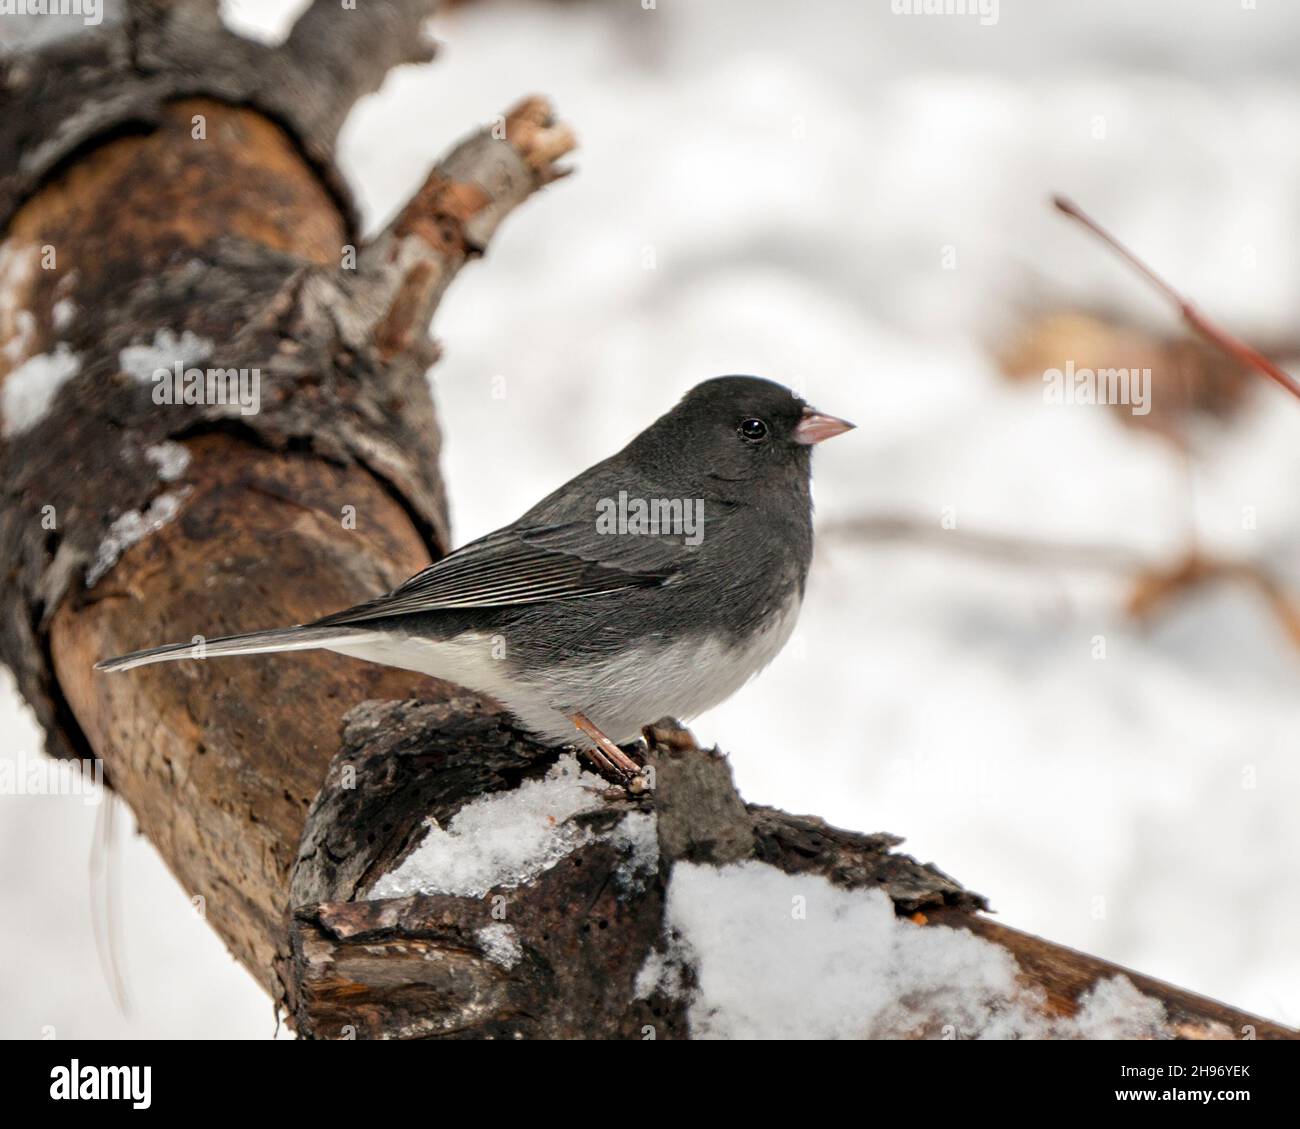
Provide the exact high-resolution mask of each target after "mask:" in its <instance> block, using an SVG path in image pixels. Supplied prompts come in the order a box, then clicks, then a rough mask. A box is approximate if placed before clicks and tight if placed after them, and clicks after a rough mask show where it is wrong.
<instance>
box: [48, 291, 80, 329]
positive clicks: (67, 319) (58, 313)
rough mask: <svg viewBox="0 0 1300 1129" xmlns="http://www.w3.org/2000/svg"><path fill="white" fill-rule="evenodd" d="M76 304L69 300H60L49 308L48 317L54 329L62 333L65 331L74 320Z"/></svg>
mask: <svg viewBox="0 0 1300 1129" xmlns="http://www.w3.org/2000/svg"><path fill="white" fill-rule="evenodd" d="M76 316H77V303H76V302H74V301H73V300H72V299H71V298H60V299H59V300H58V301H57V302H55V303H54V305H52V306H51V307H50V317H51V318H52V319H53V321H54V328H55V329H56V330H57V331H58V332H59V333H63V332H64V331H65V330H67V329H68V328H69V327H70V326H71V325H72V323H73V321H74V320H75V319H76Z"/></svg>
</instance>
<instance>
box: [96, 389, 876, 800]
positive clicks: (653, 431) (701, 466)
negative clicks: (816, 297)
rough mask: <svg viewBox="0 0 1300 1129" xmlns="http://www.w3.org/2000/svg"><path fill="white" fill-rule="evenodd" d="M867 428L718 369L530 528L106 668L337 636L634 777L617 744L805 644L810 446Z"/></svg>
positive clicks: (319, 643) (543, 509) (703, 705)
mask: <svg viewBox="0 0 1300 1129" xmlns="http://www.w3.org/2000/svg"><path fill="white" fill-rule="evenodd" d="M852 426H853V425H852V424H850V423H846V422H845V421H844V420H841V419H836V418H834V417H833V416H828V415H823V414H822V413H820V412H817V411H814V410H813V409H812V408H810V407H808V406H807V405H806V404H805V403H804V402H803V400H801V399H800V398H799V397H798V396H796V395H795V394H794V393H793V392H791V391H790V390H789V389H787V388H783V387H781V385H779V384H774V383H772V382H771V381H768V380H760V379H758V378H756V377H750V376H724V377H719V378H717V379H716V380H709V381H706V382H705V383H703V384H700V385H698V386H697V387H696V388H694V389H692V390H691V391H690V392H689V393H688V394H687V395H686V396H685V397H684V398H683V399H682V401H681V402H680V403H679V404H678V405H677V406H676V407H675V408H673V410H672V411H670V412H669V413H668V414H667V415H665V416H662V417H661V418H660V419H658V420H656V421H655V422H654V423H652V424H651V425H650V426H649V427H648V428H646V429H645V430H644V431H643V432H641V434H640V435H638V436H637V437H636V438H635V439H633V440H632V442H631V443H629V444H628V445H627V446H626V447H624V448H623V450H621V451H619V452H618V453H617V454H615V455H612V456H610V457H609V458H608V459H605V460H604V461H603V462H600V463H597V464H596V465H595V466H593V467H591V468H590V469H589V470H586V471H583V473H582V474H580V475H578V476H577V477H576V478H574V479H572V480H571V481H569V482H567V483H565V484H564V485H563V486H561V487H560V488H559V489H558V490H556V491H555V492H554V493H552V494H550V495H549V496H548V497H546V498H544V499H542V501H540V502H539V503H538V504H537V505H536V506H534V507H533V508H532V509H531V510H529V511H528V512H527V513H526V514H524V516H523V517H521V518H520V519H519V520H518V521H516V522H514V524H512V525H508V526H506V527H505V528H503V529H499V530H497V531H496V532H495V533H489V534H488V535H487V536H486V537H482V538H480V539H479V540H477V541H474V542H471V543H470V544H468V545H466V546H465V547H464V548H462V549H459V550H457V551H456V552H454V553H452V554H451V555H449V556H447V557H444V558H443V559H442V560H440V561H438V563H437V564H434V565H430V566H429V567H428V568H426V569H425V570H424V571H423V572H421V573H418V574H417V575H416V576H413V577H412V578H411V579H410V580H408V581H407V582H406V583H405V584H403V585H401V587H399V588H396V589H394V590H393V591H392V592H390V593H388V594H387V595H386V596H380V597H378V598H377V599H374V600H370V601H369V602H367V603H364V604H358V605H357V606H356V607H353V608H348V609H347V610H346V611H341V612H336V613H335V614H333V615H329V616H326V617H325V618H324V619H318V620H316V621H314V622H312V623H308V624H303V625H301V626H297V627H284V628H278V629H275V630H271V631H255V632H253V633H251V634H247V635H233V636H229V637H227V638H223V639H212V640H207V641H204V642H201V643H198V644H192V643H175V644H172V645H170V646H166V647H155V648H153V649H152V650H148V651H135V652H133V653H132V654H129V655H122V656H121V657H119V658H114V659H107V660H105V661H103V662H101V663H99V664H98V666H97V669H100V670H129V669H130V668H131V667H134V666H142V665H144V664H146V663H155V662H166V661H168V660H171V659H184V658H193V657H203V658H207V657H214V656H218V655H255V654H266V653H271V652H276V651H297V650H310V649H314V648H325V649H327V650H330V651H337V652H339V653H340V654H344V655H351V656H353V657H355V658H360V659H366V660H368V661H370V662H377V663H384V664H386V665H388V666H395V667H401V668H403V669H405V670H415V671H420V672H422V673H424V674H430V675H434V676H436V677H438V678H443V679H446V680H447V681H449V682H455V683H457V684H459V685H461V686H464V687H466V688H468V689H471V690H475V691H477V692H479V693H482V694H486V695H488V696H490V697H492V698H495V699H496V700H497V701H499V702H500V703H501V704H502V705H504V706H505V707H506V708H507V709H508V710H509V711H510V712H511V713H512V714H514V715H515V717H517V718H518V719H519V721H520V722H521V723H522V724H523V725H524V726H525V727H526V728H527V729H529V730H531V731H533V732H534V733H536V734H537V735H538V736H539V737H541V738H543V739H545V740H547V741H550V742H553V743H556V744H567V743H574V742H575V739H576V740H577V743H579V744H581V745H583V746H584V747H585V748H586V751H587V752H588V753H590V754H591V755H592V756H593V759H595V760H596V761H597V763H598V764H600V765H601V767H602V768H604V769H606V770H610V771H613V772H615V773H616V774H627V773H630V772H633V771H635V770H636V764H635V762H633V761H632V760H631V759H630V758H629V757H628V756H627V755H626V754H625V753H623V751H622V750H621V749H619V747H618V746H619V745H620V744H625V743H627V742H629V741H632V740H634V739H635V738H636V737H637V736H638V734H639V733H640V731H641V729H642V727H643V726H645V725H648V724H650V723H651V722H653V721H656V720H658V719H659V718H662V717H666V716H670V717H675V718H680V719H682V720H689V719H690V718H692V717H694V716H695V715H696V714H699V713H701V712H702V711H704V710H706V709H708V708H709V707H711V706H714V705H717V704H718V703H719V702H721V701H723V700H724V699H725V698H727V697H729V696H730V695H731V694H733V693H734V692H735V691H736V690H738V689H739V688H740V687H741V686H742V685H744V683H745V682H747V681H748V680H749V679H750V678H751V677H752V676H753V675H754V674H756V673H757V672H758V671H759V670H761V669H762V668H763V667H764V666H766V665H767V663H768V662H769V661H770V660H771V659H772V658H773V656H775V655H776V653H777V652H778V651H779V650H780V649H781V647H782V646H783V645H784V644H785V642H786V640H787V639H788V638H789V637H790V633H791V631H792V630H793V629H794V623H795V618H796V616H797V614H798V611H799V605H800V603H801V601H802V599H803V592H804V583H805V581H806V579H807V575H808V565H809V562H810V560H811V558H812V499H811V495H810V490H809V478H810V473H811V461H812V460H811V448H812V445H813V444H815V443H819V442H821V441H822V440H823V439H828V438H830V437H831V436H833V435H838V434H840V433H841V432H843V431H847V430H848V429H849V428H850V427H852ZM575 727H576V730H577V731H578V732H575ZM579 733H580V734H581V735H583V736H579ZM584 737H585V740H584Z"/></svg>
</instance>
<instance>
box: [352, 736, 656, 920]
mask: <svg viewBox="0 0 1300 1129" xmlns="http://www.w3.org/2000/svg"><path fill="white" fill-rule="evenodd" d="M607 787H608V785H607V784H606V783H605V781H604V780H602V779H601V778H600V777H599V776H597V775H596V774H595V773H592V772H588V771H587V770H586V769H584V768H583V767H582V766H581V765H580V764H579V763H578V760H577V758H576V757H575V756H574V755H573V754H571V753H570V754H566V755H565V756H562V757H561V758H560V759H559V760H558V761H556V762H555V764H554V765H552V766H551V769H550V770H549V771H548V772H547V774H546V775H545V776H544V777H543V778H542V779H540V780H528V781H525V782H524V783H523V784H521V785H520V786H519V787H518V788H513V789H511V790H509V791H505V792H493V793H491V794H489V795H486V796H482V797H480V798H479V799H477V800H475V801H474V802H473V803H470V804H466V805H465V806H464V807H463V808H461V809H460V811H458V812H457V813H456V814H455V815H454V816H452V818H451V821H450V822H449V823H448V824H447V826H446V827H445V828H443V827H440V826H438V824H437V822H436V821H434V820H432V819H430V820H428V821H426V822H427V825H428V827H429V833H428V835H427V836H426V837H425V840H424V842H422V843H421V844H420V845H419V846H418V847H417V848H416V849H415V850H414V851H412V852H411V854H410V855H408V856H407V858H406V859H405V860H403V862H402V863H401V865H400V866H398V867H397V868H396V869H395V870H393V871H391V872H390V873H388V874H385V875H383V876H382V877H381V878H380V879H379V880H378V881H377V882H376V883H375V884H374V886H372V887H371V889H370V891H369V893H368V894H367V895H366V896H367V897H368V898H370V899H372V900H377V899H380V898H401V897H405V896H406V895H408V894H454V895H458V896H460V897H470V898H479V897H482V896H483V895H484V894H486V893H487V892H488V891H489V890H493V889H497V888H499V887H503V886H505V887H510V886H521V885H523V884H524V883H525V882H529V881H531V880H532V879H533V878H536V877H537V875H539V874H541V873H542V872H543V871H545V870H549V869H550V868H551V867H553V866H554V865H555V864H556V863H557V862H559V861H560V860H561V859H563V858H565V857H566V856H568V855H570V854H572V853H573V852H574V851H575V850H577V849H578V848H579V847H583V846H586V845H587V844H588V843H597V842H608V843H611V844H612V845H613V846H614V847H615V848H616V849H618V850H619V851H621V852H623V854H624V857H623V859H622V861H621V862H620V864H619V866H618V869H617V871H616V872H615V880H616V881H617V882H618V883H619V886H620V888H622V889H623V890H625V891H629V892H637V891H640V890H641V889H643V888H644V886H645V880H646V877H647V876H648V875H649V874H651V873H653V872H654V870H655V869H656V868H657V867H658V865H659V840H658V831H657V824H656V822H655V817H654V815H652V814H649V813H645V812H630V813H628V814H627V815H625V816H624V817H623V818H622V819H621V820H619V822H618V823H617V824H616V825H615V826H614V827H612V828H611V829H610V830H608V831H606V832H603V833H597V832H593V831H592V830H591V828H589V827H582V826H579V825H577V824H575V823H573V822H572V820H573V817H574V816H577V815H583V814H585V813H587V812H595V811H601V810H604V807H605V804H604V801H603V800H602V799H601V793H602V792H604V791H605V789H606V788H607Z"/></svg>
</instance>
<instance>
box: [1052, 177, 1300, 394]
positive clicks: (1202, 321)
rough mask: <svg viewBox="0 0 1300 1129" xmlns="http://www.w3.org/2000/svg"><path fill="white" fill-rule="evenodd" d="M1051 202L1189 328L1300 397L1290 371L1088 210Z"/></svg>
mask: <svg viewBox="0 0 1300 1129" xmlns="http://www.w3.org/2000/svg"><path fill="white" fill-rule="evenodd" d="M1052 203H1053V204H1054V205H1055V206H1056V208H1057V210H1058V211H1061V212H1064V213H1065V214H1066V215H1067V216H1069V217H1070V218H1071V219H1074V220H1078V221H1079V222H1080V223H1081V224H1083V226H1084V227H1086V228H1087V229H1088V230H1089V231H1091V232H1092V233H1093V234H1094V235H1095V236H1097V238H1098V239H1100V240H1101V241H1102V242H1103V243H1106V244H1107V245H1108V246H1110V247H1111V248H1112V249H1113V250H1114V251H1115V252H1116V253H1118V254H1119V255H1120V257H1121V258H1123V259H1125V260H1126V261H1127V262H1128V263H1129V264H1130V265H1131V266H1133V267H1134V268H1135V269H1136V270H1137V271H1138V272H1139V273H1141V274H1142V275H1143V276H1144V277H1145V278H1146V279H1147V280H1148V281H1149V282H1151V283H1152V285H1154V286H1155V287H1156V289H1158V290H1159V291H1160V292H1161V293H1162V294H1164V295H1165V296H1166V297H1167V298H1168V299H1169V300H1170V301H1171V302H1173V303H1174V304H1175V305H1176V306H1177V307H1178V312H1179V313H1180V314H1182V316H1183V320H1184V321H1185V322H1187V324H1188V325H1189V326H1191V327H1192V329H1193V330H1194V331H1195V332H1197V333H1199V334H1200V335H1201V336H1202V337H1204V338H1205V340H1207V341H1208V342H1210V344H1212V345H1214V346H1216V347H1217V348H1219V349H1222V350H1223V352H1225V353H1226V354H1227V355H1228V356H1230V357H1233V358H1235V359H1237V360H1239V361H1241V362H1242V363H1244V364H1247V365H1249V366H1250V367H1251V368H1253V369H1257V370H1258V371H1259V372H1262V373H1263V374H1264V375H1265V376H1267V377H1268V378H1269V379H1270V380H1272V381H1275V382H1276V383H1278V384H1280V385H1281V386H1282V387H1283V388H1285V389H1286V390H1287V391H1288V392H1290V393H1291V395H1292V396H1294V397H1296V399H1298V400H1300V382H1297V381H1296V379H1295V378H1294V377H1293V376H1291V374H1290V373H1287V372H1284V371H1283V370H1282V369H1280V368H1278V366H1277V365H1275V364H1274V363H1273V362H1272V361H1270V360H1269V359H1268V358H1267V357H1266V356H1264V354H1263V353H1261V352H1259V350H1258V349H1254V348H1252V347H1251V346H1250V345H1247V344H1246V342H1244V341H1242V340H1240V339H1239V338H1237V337H1234V336H1233V335H1232V334H1231V333H1229V332H1227V330H1224V329H1220V328H1219V327H1218V326H1217V325H1215V324H1214V323H1213V322H1212V321H1210V320H1209V319H1208V318H1207V317H1206V316H1205V315H1204V314H1202V313H1201V312H1200V311H1199V310H1198V309H1197V308H1196V307H1195V306H1193V305H1192V304H1191V302H1189V301H1188V300H1187V299H1186V298H1184V297H1183V296H1182V295H1181V294H1180V293H1178V291H1177V290H1175V289H1174V288H1173V287H1172V286H1170V285H1169V283H1167V282H1166V281H1165V280H1164V279H1163V278H1161V277H1160V276H1159V275H1158V274H1156V272H1155V271H1153V270H1152V269H1151V268H1150V267H1149V266H1147V264H1146V263H1144V262H1143V261H1142V260H1141V259H1139V258H1138V257H1137V256H1136V255H1135V254H1134V253H1133V252H1132V251H1130V250H1129V249H1128V248H1127V247H1125V246H1124V244H1123V243H1121V242H1120V241H1119V240H1118V239H1116V238H1115V237H1114V236H1113V235H1111V233H1110V232H1109V231H1107V230H1106V229H1105V228H1104V227H1102V226H1101V224H1099V223H1098V222H1097V221H1096V220H1094V219H1093V218H1092V217H1091V216H1090V215H1088V213H1087V212H1085V211H1083V210H1082V209H1080V208H1079V207H1078V206H1077V205H1076V204H1074V203H1072V202H1071V201H1069V200H1067V199H1066V198H1065V197H1064V196H1054V197H1052Z"/></svg>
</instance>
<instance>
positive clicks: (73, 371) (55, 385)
mask: <svg viewBox="0 0 1300 1129" xmlns="http://www.w3.org/2000/svg"><path fill="white" fill-rule="evenodd" d="M80 371H81V361H80V360H79V359H78V358H77V355H76V354H75V353H73V352H72V351H71V350H70V349H69V348H68V347H67V345H65V344H63V343H61V342H60V344H59V346H58V348H56V349H55V351H54V352H53V353H41V354H39V355H38V356H35V357H29V358H28V359H27V360H26V361H24V362H23V363H22V364H21V365H19V366H18V367H17V368H16V369H14V370H13V372H11V373H10V374H9V375H8V376H7V377H5V381H4V384H3V385H0V400H2V403H3V411H4V434H5V435H7V436H8V435H17V434H19V433H20V432H23V431H28V430H29V429H31V428H33V427H35V426H36V425H37V424H38V423H40V421H41V420H42V419H44V418H45V416H46V414H47V413H48V412H49V410H50V406H51V405H52V404H53V403H54V397H55V394H56V393H57V392H58V391H59V389H60V388H62V387H63V386H64V385H65V384H67V382H68V381H69V380H71V379H72V378H73V377H74V376H76V375H77V373H79V372H80Z"/></svg>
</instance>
